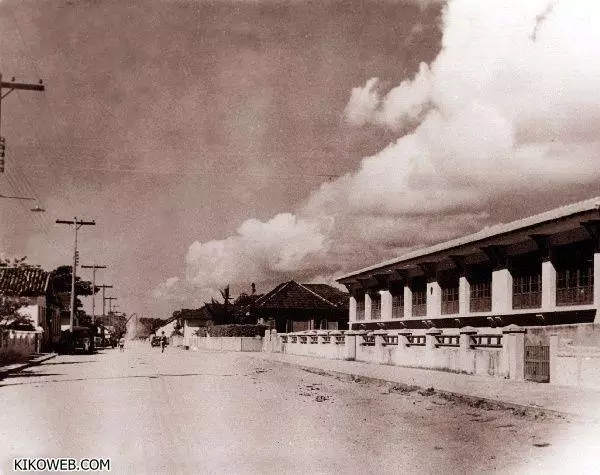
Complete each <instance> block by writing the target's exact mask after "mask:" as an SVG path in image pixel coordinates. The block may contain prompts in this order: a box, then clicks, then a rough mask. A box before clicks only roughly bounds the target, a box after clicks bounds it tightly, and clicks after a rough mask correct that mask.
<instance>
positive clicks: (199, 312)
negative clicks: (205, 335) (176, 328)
mask: <svg viewBox="0 0 600 475" xmlns="http://www.w3.org/2000/svg"><path fill="white" fill-rule="evenodd" d="M173 317H175V318H181V319H182V320H189V319H200V320H212V316H211V314H210V313H209V311H208V308H207V307H206V305H204V306H202V307H200V308H197V309H189V308H182V309H181V310H178V311H176V312H174V314H173Z"/></svg>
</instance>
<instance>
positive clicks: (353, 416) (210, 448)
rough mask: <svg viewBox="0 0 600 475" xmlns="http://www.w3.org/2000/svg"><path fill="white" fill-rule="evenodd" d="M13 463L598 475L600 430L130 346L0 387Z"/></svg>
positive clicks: (174, 469)
mask: <svg viewBox="0 0 600 475" xmlns="http://www.w3.org/2000/svg"><path fill="white" fill-rule="evenodd" d="M0 401H2V415H1V416H0V472H1V473H6V472H9V471H10V467H11V461H12V459H13V458H14V457H72V458H76V459H81V458H94V457H96V458H105V457H110V458H111V468H112V473H128V474H152V473H169V474H172V473H211V474H212V473H228V474H229V473H231V474H245V473H257V474H258V473H260V474H271V473H350V474H353V473H356V474H365V473H421V474H422V473H460V474H464V473H488V472H493V471H496V472H499V473H511V474H513V473H565V470H568V471H571V472H578V473H582V472H584V471H586V470H589V473H600V471H599V470H598V467H600V451H599V450H598V440H600V432H599V431H598V427H597V426H596V425H593V424H589V423H588V424H583V423H581V422H575V421H568V420H565V419H562V418H557V417H532V416H530V415H522V414H519V412H518V411H514V410H486V409H485V408H477V407H470V406H468V405H466V404H465V403H463V402H460V401H452V400H447V399H444V398H442V397H440V396H438V395H435V394H434V395H428V394H427V393H426V392H422V393H420V392H419V391H409V392H401V391H399V390H395V389H394V388H392V389H390V388H389V387H388V386H383V385H374V384H366V383H364V382H352V381H347V380H343V379H336V378H333V377H329V376H322V375H318V374H313V373H309V372H306V371H303V370H301V369H299V368H296V367H292V366H286V365H283V364H280V363H275V362H268V361H262V360H258V359H254V358H252V357H251V356H249V355H247V354H246V355H244V354H239V353H211V352H193V351H185V350H181V349H177V348H168V349H167V350H166V352H165V353H164V354H161V352H160V349H159V348H150V345H149V344H130V345H128V346H127V348H126V351H125V352H119V351H118V350H112V349H111V350H103V351H101V352H100V353H98V354H95V355H79V356H59V357H57V358H54V359H52V360H49V361H48V362H46V363H44V364H42V365H40V366H38V367H33V368H29V369H28V370H26V371H25V372H23V373H19V374H13V375H11V376H9V377H7V378H6V379H4V380H3V381H0Z"/></svg>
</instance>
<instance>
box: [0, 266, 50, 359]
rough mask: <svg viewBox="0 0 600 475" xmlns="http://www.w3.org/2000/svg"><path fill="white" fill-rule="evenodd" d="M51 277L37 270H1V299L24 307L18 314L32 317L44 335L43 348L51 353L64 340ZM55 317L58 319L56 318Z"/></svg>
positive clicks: (27, 268)
mask: <svg viewBox="0 0 600 475" xmlns="http://www.w3.org/2000/svg"><path fill="white" fill-rule="evenodd" d="M49 283H50V273H49V272H46V271H45V270H43V269H39V268H36V267H0V298H3V299H8V300H12V301H15V302H19V303H21V304H22V303H23V301H25V302H24V305H22V306H21V307H20V308H19V310H18V313H19V314H21V315H27V316H28V317H30V319H31V322H32V324H33V327H34V328H36V330H38V331H41V332H42V348H41V349H44V350H46V349H49V348H50V347H51V346H52V342H53V341H54V342H57V341H58V338H59V337H60V321H59V319H58V318H57V317H54V316H55V315H58V314H59V309H58V307H57V306H56V305H55V304H54V303H53V302H54V299H53V298H52V290H51V289H50V285H49ZM53 317H54V318H53Z"/></svg>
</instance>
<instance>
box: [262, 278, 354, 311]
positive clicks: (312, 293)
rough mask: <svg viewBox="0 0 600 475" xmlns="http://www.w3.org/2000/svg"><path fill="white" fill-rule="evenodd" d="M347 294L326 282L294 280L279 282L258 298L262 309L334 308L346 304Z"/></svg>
mask: <svg viewBox="0 0 600 475" xmlns="http://www.w3.org/2000/svg"><path fill="white" fill-rule="evenodd" d="M347 301H348V294H346V293H344V292H342V291H340V290H338V289H336V288H334V287H331V286H329V285H326V284H298V283H297V282H296V281H293V280H291V281H289V282H284V283H283V284H279V285H278V286H277V287H275V288H274V289H273V290H271V291H270V292H269V293H267V294H265V295H264V296H263V297H261V298H260V299H258V301H257V302H256V307H257V308H263V309H267V308H268V309H306V310H310V309H314V310H322V309H334V308H340V307H343V306H345V305H346V304H347Z"/></svg>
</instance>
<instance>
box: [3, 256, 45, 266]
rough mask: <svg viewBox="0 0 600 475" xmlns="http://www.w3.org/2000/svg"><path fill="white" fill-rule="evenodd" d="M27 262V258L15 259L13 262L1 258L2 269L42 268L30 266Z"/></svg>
mask: <svg viewBox="0 0 600 475" xmlns="http://www.w3.org/2000/svg"><path fill="white" fill-rule="evenodd" d="M26 261H27V256H23V257H15V258H13V259H12V260H11V259H8V258H4V257H0V267H19V268H22V267H25V268H33V269H40V268H41V266H40V265H38V264H35V265H34V264H29V263H28V262H26Z"/></svg>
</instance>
